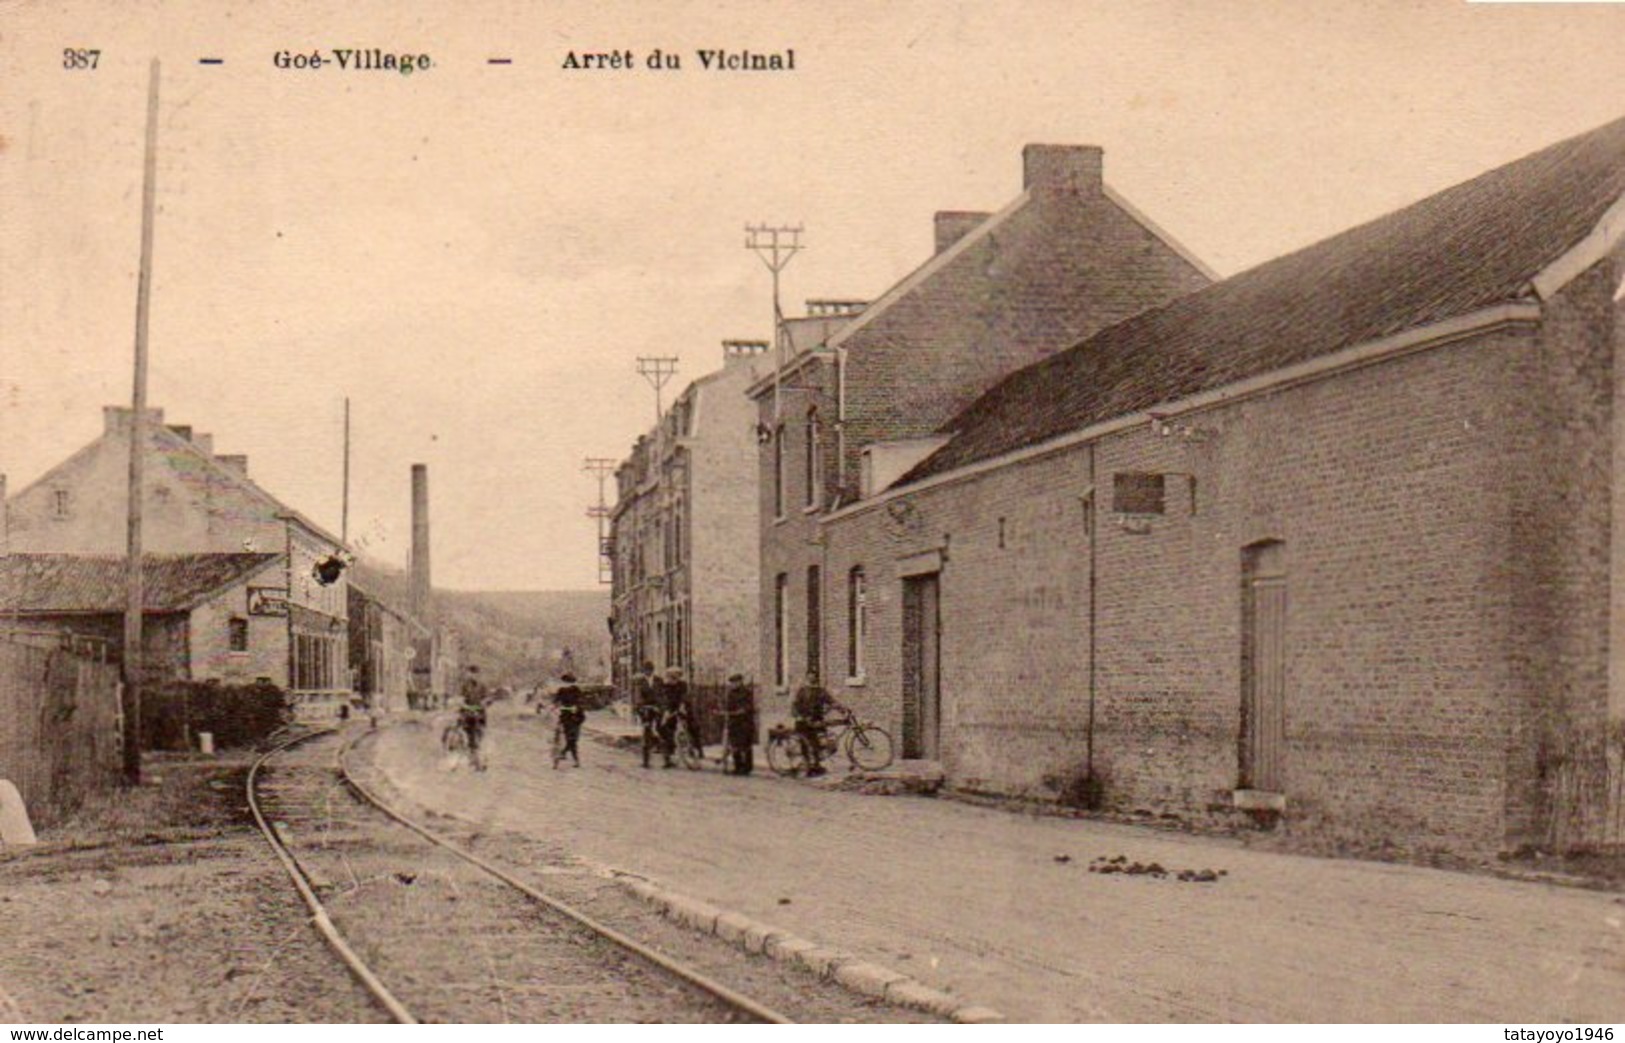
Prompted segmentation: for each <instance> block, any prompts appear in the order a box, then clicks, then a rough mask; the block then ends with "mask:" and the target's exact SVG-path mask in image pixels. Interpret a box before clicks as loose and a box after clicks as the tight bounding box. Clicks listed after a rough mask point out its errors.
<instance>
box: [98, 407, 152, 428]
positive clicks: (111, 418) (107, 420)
mask: <svg viewBox="0 0 1625 1043" xmlns="http://www.w3.org/2000/svg"><path fill="white" fill-rule="evenodd" d="M133 412H134V410H132V409H131V408H130V407H129V406H103V407H102V432H103V433H104V434H109V435H112V434H118V433H119V432H121V431H127V430H129V427H130V415H131V414H132V413H133ZM147 422H148V423H149V424H162V423H163V422H164V410H163V407H162V406H148V407H147Z"/></svg>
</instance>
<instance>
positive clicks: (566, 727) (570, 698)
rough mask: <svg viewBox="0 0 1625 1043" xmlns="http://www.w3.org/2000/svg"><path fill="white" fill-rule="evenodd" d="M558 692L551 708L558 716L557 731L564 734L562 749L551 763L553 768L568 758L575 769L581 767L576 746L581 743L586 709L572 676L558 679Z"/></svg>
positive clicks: (579, 755)
mask: <svg viewBox="0 0 1625 1043" xmlns="http://www.w3.org/2000/svg"><path fill="white" fill-rule="evenodd" d="M559 680H560V682H562V683H561V684H560V685H559V689H558V691H556V692H554V693H553V706H554V707H555V708H556V709H557V710H558V714H559V730H560V731H562V732H563V733H564V748H563V749H561V750H559V752H558V755H557V757H556V758H555V760H554V761H553V767H555V768H557V767H558V766H559V763H558V762H559V761H561V760H563V759H564V758H565V757H569V758H570V759H571V760H572V761H574V762H575V766H576V767H578V768H579V767H581V752H580V750H579V749H578V748H577V744H578V743H579V742H580V741H581V724H582V722H583V721H585V720H586V719H587V710H586V707H584V706H583V705H582V702H581V689H580V688H577V687H576V678H575V675H574V674H565V675H564V676H563V677H561V678H559Z"/></svg>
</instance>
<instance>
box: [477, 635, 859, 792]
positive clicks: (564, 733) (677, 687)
mask: <svg viewBox="0 0 1625 1043" xmlns="http://www.w3.org/2000/svg"><path fill="white" fill-rule="evenodd" d="M559 680H560V684H559V687H558V688H557V689H555V690H554V692H553V695H552V698H551V699H550V700H549V702H550V703H551V704H552V708H553V711H554V713H555V714H556V715H557V722H558V723H557V728H558V732H559V736H560V740H561V741H560V742H558V743H556V744H555V748H554V753H553V767H555V768H557V767H558V766H559V764H560V763H561V762H562V761H563V760H564V759H565V758H569V759H570V761H571V763H573V764H574V765H575V766H576V767H578V768H579V767H581V751H580V744H581V727H582V725H583V724H584V723H585V722H586V719H587V710H586V706H585V703H584V699H583V695H582V691H581V689H580V687H579V686H577V684H576V679H575V676H574V675H573V674H568V673H567V674H565V675H564V676H563V677H561V678H560V679H559ZM460 695H461V702H460V704H459V706H458V708H457V722H456V727H457V728H459V729H461V731H462V732H463V734H464V736H465V738H466V745H467V748H468V753H469V760H470V762H471V763H472V765H473V766H474V768H475V769H476V770H484V767H485V762H484V758H483V757H482V756H481V755H480V749H481V746H482V744H483V742H484V739H485V728H486V723H487V717H486V703H487V702H488V699H487V697H486V692H485V686H484V685H483V684H481V682H480V677H479V667H478V666H469V667H468V671H467V674H466V676H465V677H464V680H463V684H462V689H461V692H460ZM835 705H836V704H835V701H834V700H833V699H832V698H831V697H830V695H829V693H828V692H827V691H826V690H825V689H824V688H823V687H822V686H821V685H819V684H818V683H817V682H816V681H815V680H813V679H811V678H809V679H808V682H807V683H806V684H804V685H802V686H801V687H800V688H799V689H798V690H797V691H796V694H795V699H794V701H793V702H792V704H791V707H790V709H791V713H792V715H793V716H794V718H795V729H796V732H797V734H799V735H800V736H801V737H802V739H803V748H804V749H805V751H806V755H807V759H808V764H807V774H809V775H822V774H823V773H824V768H823V765H822V763H821V757H820V754H821V752H822V748H823V737H824V732H825V727H826V726H825V717H826V715H827V714H828V713H829V711H830V710H831V709H832V708H833V707H834V706H835ZM537 709H538V710H540V709H542V704H541V703H540V700H538V706H537ZM632 713H633V715H634V716H635V717H636V718H637V721H638V723H639V724H640V725H641V728H642V747H643V749H642V752H643V766H644V767H645V768H648V767H651V762H652V759H653V755H654V753H655V752H656V751H658V752H659V753H660V757H661V767H664V768H671V767H674V766H675V765H676V755H677V751H678V743H679V742H681V743H683V744H685V746H686V748H687V749H688V750H689V751H690V752H691V753H692V754H693V755H694V756H695V757H703V756H704V753H703V745H702V743H701V740H700V733H699V726H698V720H697V716H696V714H695V712H694V707H693V705H692V703H691V702H690V698H689V688H688V682H687V681H685V680H684V679H683V672H682V670H681V669H679V668H677V667H672V668H670V669H668V670H667V671H666V672H665V674H663V675H662V674H660V673H658V672H657V671H656V670H655V667H654V664H653V663H649V662H645V663H644V664H643V670H642V672H641V673H639V674H638V675H637V676H636V677H635V678H634V679H633V681H632ZM721 714H722V746H723V754H722V756H723V761H724V763H725V765H726V769H727V771H728V773H729V774H732V775H749V774H750V773H751V772H752V771H753V770H755V754H756V741H757V720H756V692H755V689H754V688H753V687H752V686H751V685H749V684H747V683H746V681H745V678H744V676H743V675H742V674H733V675H732V676H730V677H729V678H728V687H727V688H726V689H725V691H724V693H723V698H722V707H721Z"/></svg>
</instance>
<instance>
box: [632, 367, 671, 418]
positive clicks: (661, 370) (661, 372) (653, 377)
mask: <svg viewBox="0 0 1625 1043" xmlns="http://www.w3.org/2000/svg"><path fill="white" fill-rule="evenodd" d="M638 373H639V374H640V375H642V377H643V379H645V380H647V381H648V382H649V385H650V386H651V387H653V388H654V389H655V424H656V425H657V426H658V425H659V423H660V418H661V417H662V416H664V415H665V411H664V410H663V409H662V408H661V398H660V389H661V388H663V387H665V386H666V382H667V381H669V380H670V379H671V378H672V377H673V376H675V375H676V374H677V357H676V356H675V355H639V356H638Z"/></svg>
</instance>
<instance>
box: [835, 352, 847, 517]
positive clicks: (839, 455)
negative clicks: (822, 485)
mask: <svg viewBox="0 0 1625 1043" xmlns="http://www.w3.org/2000/svg"><path fill="white" fill-rule="evenodd" d="M835 488H836V491H837V495H839V493H840V492H841V491H844V490H845V489H846V348H844V347H837V348H836V349H835Z"/></svg>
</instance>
